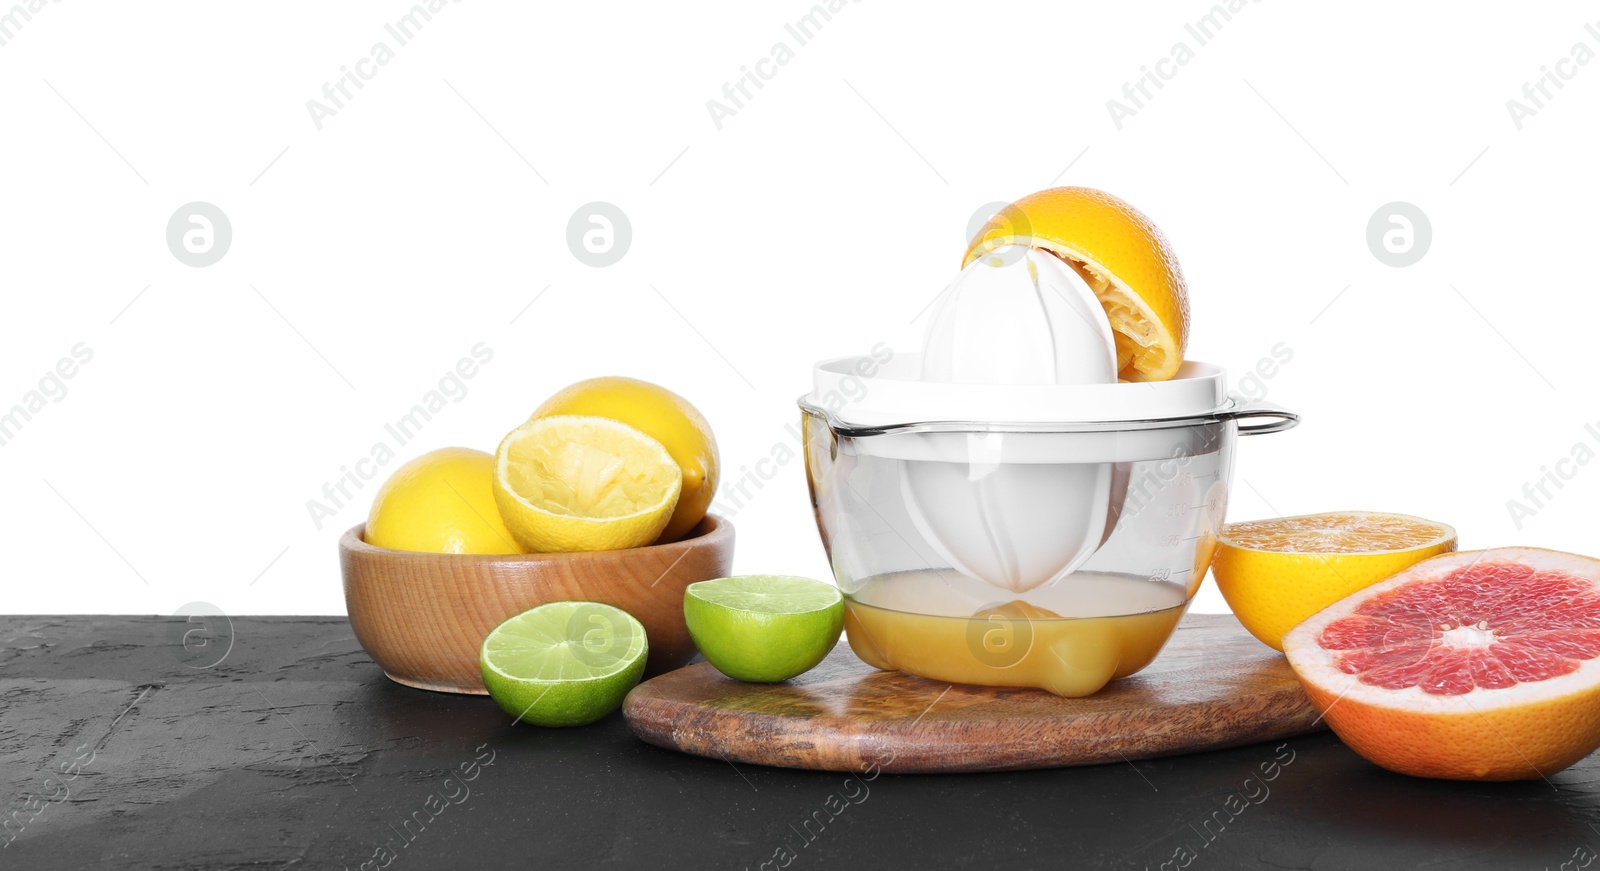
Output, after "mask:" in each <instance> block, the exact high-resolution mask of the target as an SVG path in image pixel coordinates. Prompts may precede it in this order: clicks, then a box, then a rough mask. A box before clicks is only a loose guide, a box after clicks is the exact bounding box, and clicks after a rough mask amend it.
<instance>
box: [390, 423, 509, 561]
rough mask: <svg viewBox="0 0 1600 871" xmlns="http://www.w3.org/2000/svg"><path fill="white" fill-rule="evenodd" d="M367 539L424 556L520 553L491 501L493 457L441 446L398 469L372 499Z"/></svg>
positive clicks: (473, 451) (468, 450) (467, 449)
mask: <svg viewBox="0 0 1600 871" xmlns="http://www.w3.org/2000/svg"><path fill="white" fill-rule="evenodd" d="M365 538H366V541H367V543H368V544H370V545H374V546H376V547H386V548H389V549H390V550H410V551H421V552H423V553H522V549H521V548H519V547H517V544H516V540H515V539H513V538H512V537H511V532H510V531H509V530H507V529H506V525H505V523H504V522H503V521H501V519H500V509H499V508H497V507H495V502H494V455H493V454H487V453H484V452H483V451H475V450H472V449H471V448H440V449H439V450H436V451H432V452H430V453H426V454H423V455H422V456H420V457H417V458H416V459H414V460H412V461H411V462H409V463H406V464H405V465H403V466H401V467H400V468H398V469H396V470H395V472H394V474H393V475H390V476H389V480H387V481H384V482H383V486H382V487H380V488H378V495H377V496H375V497H373V500H372V512H371V513H370V514H368V515H367V532H366V535H365Z"/></svg>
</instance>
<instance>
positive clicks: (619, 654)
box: [478, 602, 650, 726]
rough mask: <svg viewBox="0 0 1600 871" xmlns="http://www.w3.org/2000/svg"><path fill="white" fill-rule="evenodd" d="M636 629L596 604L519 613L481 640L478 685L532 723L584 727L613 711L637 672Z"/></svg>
mask: <svg viewBox="0 0 1600 871" xmlns="http://www.w3.org/2000/svg"><path fill="white" fill-rule="evenodd" d="M649 649H650V647H649V644H648V642H647V641H646V640H645V634H644V627H643V626H641V625H639V621H638V620H635V619H633V617H632V616H631V615H630V614H628V612H626V611H623V610H621V609H620V608H613V607H611V606H610V605H602V604H599V603H598V602H551V603H549V604H548V605H540V606H539V607H537V608H534V609H533V610H531V611H523V612H522V613H521V614H518V615H517V616H515V617H512V618H511V619H510V620H507V621H506V622H504V623H501V624H500V625H499V626H496V627H495V628H494V631H493V632H490V633H489V637H488V638H485V639H483V647H482V648H481V649H480V650H479V652H478V665H479V667H480V668H482V669H483V685H484V686H486V687H488V688H489V695H490V696H492V697H493V698H494V700H495V701H496V702H498V703H499V705H500V707H501V708H503V709H504V710H505V712H506V713H508V714H510V715H511V716H513V717H516V718H517V719H518V720H522V721H524V722H528V723H533V724H534V725H536V726H584V725H588V724H589V723H593V722H594V721H595V720H598V719H600V718H601V717H604V716H605V715H607V714H609V713H611V712H612V711H615V710H616V709H617V708H618V707H620V706H621V705H622V697H623V696H625V695H627V694H628V690H631V689H633V687H634V685H635V684H637V683H638V682H639V677H640V676H641V675H643V674H644V660H645V655H646V654H647V653H648V652H649Z"/></svg>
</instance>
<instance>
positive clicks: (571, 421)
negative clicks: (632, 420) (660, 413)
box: [494, 415, 683, 553]
mask: <svg viewBox="0 0 1600 871" xmlns="http://www.w3.org/2000/svg"><path fill="white" fill-rule="evenodd" d="M682 487H683V476H682V475H681V474H680V473H679V472H678V464H677V463H674V462H673V461H672V457H671V455H669V454H668V453H667V449H666V448H664V447H662V446H661V443H660V442H658V441H656V440H655V439H653V438H651V437H649V436H647V435H645V434H644V433H642V432H640V431H638V430H636V429H634V428H633V427H631V426H628V425H627V424H623V423H618V422H616V421H614V420H609V419H607V418H603V417H577V416H571V415H562V416H559V417H540V418H534V419H532V420H529V421H528V422H526V423H524V424H523V425H522V426H519V427H517V428H516V429H514V430H512V431H511V432H510V433H509V434H508V435H507V436H506V437H505V439H504V440H503V441H501V442H500V448H499V450H497V451H495V477H494V498H495V502H496V503H497V504H498V505H499V506H500V516H501V517H503V518H505V522H506V526H507V527H508V528H509V529H510V530H511V534H512V535H513V536H514V537H515V538H516V540H517V543H518V544H520V545H522V546H523V547H525V548H527V549H528V550H529V551H531V552H533V553H568V552H572V551H586V550H619V549H621V548H626V547H639V546H641V545H646V544H649V543H650V542H652V541H655V540H656V537H657V536H659V535H661V530H662V529H664V528H665V527H666V525H667V519H668V518H670V517H671V516H672V509H673V507H674V506H675V505H677V504H678V492H679V490H681V489H682Z"/></svg>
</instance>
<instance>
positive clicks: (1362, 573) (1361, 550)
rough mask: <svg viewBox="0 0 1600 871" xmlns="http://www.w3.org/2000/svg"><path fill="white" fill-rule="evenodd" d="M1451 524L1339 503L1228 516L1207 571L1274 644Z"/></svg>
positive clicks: (1408, 558) (1429, 550)
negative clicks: (1327, 509)
mask: <svg viewBox="0 0 1600 871" xmlns="http://www.w3.org/2000/svg"><path fill="white" fill-rule="evenodd" d="M1455 549H1456V531H1455V530H1454V529H1453V528H1451V527H1450V526H1448V525H1446V524H1443V523H1435V522H1434V521H1432V520H1424V519H1422V518H1421V517H1411V516H1409V515H1406V514H1382V513H1378V512H1371V511H1343V512H1336V513H1331V514H1310V515H1306V516H1303V517H1279V518H1276V519H1274V520H1253V521H1249V522H1247V523H1230V524H1228V525H1227V526H1224V527H1223V528H1222V533H1221V534H1220V535H1218V536H1217V553H1216V556H1215V557H1214V558H1213V559H1212V561H1211V575H1212V577H1214V578H1216V579H1217V589H1219V590H1221V591H1222V597H1223V598H1224V599H1227V600H1228V606H1229V607H1231V608H1232V609H1233V613H1234V616H1236V617H1238V618H1239V622H1240V623H1243V624H1244V628H1246V629H1248V630H1250V634H1251V635H1254V636H1255V637H1257V638H1259V639H1261V641H1262V643H1263V644H1266V645H1268V646H1269V647H1272V648H1273V649H1274V650H1282V649H1283V635H1284V633H1285V632H1288V631H1289V630H1290V629H1293V628H1294V627H1295V624H1297V623H1299V622H1300V621H1302V620H1304V619H1306V618H1307V617H1310V616H1311V615H1312V614H1315V613H1317V612H1318V611H1321V610H1322V609H1323V608H1326V607H1328V606H1329V605H1332V604H1333V603H1334V602H1337V601H1339V600H1340V599H1343V598H1344V597H1346V596H1348V595H1350V594H1351V593H1354V592H1356V591H1357V590H1360V589H1363V588H1366V587H1369V586H1371V585H1373V584H1375V583H1377V582H1379V581H1381V580H1383V579H1384V578H1387V577H1389V576H1390V575H1393V574H1394V573H1395V572H1398V571H1400V570H1402V569H1405V568H1408V567H1410V566H1412V565H1414V564H1416V563H1419V562H1421V561H1423V560H1425V559H1427V558H1428V557H1431V556H1436V555H1438V554H1441V553H1446V552H1449V551H1453V550H1455Z"/></svg>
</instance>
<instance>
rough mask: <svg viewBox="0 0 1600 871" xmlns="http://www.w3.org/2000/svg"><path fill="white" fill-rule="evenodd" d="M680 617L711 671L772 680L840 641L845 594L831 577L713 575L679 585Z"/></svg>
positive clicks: (808, 664)
mask: <svg viewBox="0 0 1600 871" xmlns="http://www.w3.org/2000/svg"><path fill="white" fill-rule="evenodd" d="M683 618H684V620H685V621H686V622H687V623H688V624H689V635H690V636H691V637H693V638H694V644H695V646H696V647H698V648H700V652H701V653H702V654H704V656H705V658H706V659H707V660H708V661H709V662H710V663H711V664H712V665H714V666H716V668H717V670H718V671H720V672H722V673H723V674H725V675H727V676H728V677H731V678H733V679H734V680H743V681H750V682H751V683H777V682H778V681H784V680H788V679H789V678H792V677H795V676H797V675H801V674H805V673H806V672H808V671H810V670H811V669H812V668H813V667H815V666H816V664H817V663H819V662H821V661H822V658H823V657H825V656H827V655H828V651H830V650H832V649H833V646H834V645H835V644H838V643H839V632H840V630H842V629H843V628H844V598H843V597H841V596H840V595H839V590H838V588H836V587H834V586H833V585H832V584H824V583H822V582H821V581H813V580H811V579H810V578H793V577H786V576H783V575H743V576H740V577H736V578H717V579H716V580H714V581H701V582H700V583H698V584H690V585H689V587H688V589H686V590H684V592H683Z"/></svg>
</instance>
